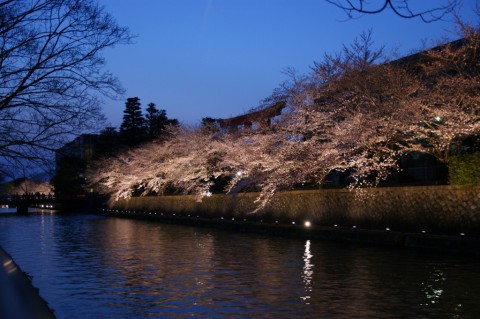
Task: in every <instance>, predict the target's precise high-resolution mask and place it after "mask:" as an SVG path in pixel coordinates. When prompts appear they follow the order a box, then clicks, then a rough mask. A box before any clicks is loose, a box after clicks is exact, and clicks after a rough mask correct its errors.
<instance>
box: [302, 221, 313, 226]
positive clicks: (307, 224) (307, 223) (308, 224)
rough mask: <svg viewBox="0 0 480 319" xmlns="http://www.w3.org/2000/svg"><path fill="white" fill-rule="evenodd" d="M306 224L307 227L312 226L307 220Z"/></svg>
mask: <svg viewBox="0 0 480 319" xmlns="http://www.w3.org/2000/svg"><path fill="white" fill-rule="evenodd" d="M304 225H305V227H310V226H312V223H311V222H309V221H308V220H307V221H306V222H305V224H304Z"/></svg>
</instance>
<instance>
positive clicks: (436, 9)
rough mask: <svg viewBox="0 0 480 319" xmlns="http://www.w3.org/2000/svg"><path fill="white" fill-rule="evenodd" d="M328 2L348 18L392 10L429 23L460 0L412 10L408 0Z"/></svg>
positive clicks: (450, 9)
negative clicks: (343, 12)
mask: <svg viewBox="0 0 480 319" xmlns="http://www.w3.org/2000/svg"><path fill="white" fill-rule="evenodd" d="M325 1H327V2H328V3H330V4H333V5H334V6H336V7H338V8H340V9H342V10H343V11H345V13H346V14H347V16H348V17H349V18H354V17H355V15H356V14H377V13H380V12H383V11H385V10H387V9H388V8H389V9H390V10H392V11H393V12H394V13H395V14H396V15H397V16H399V17H401V18H405V19H413V18H420V19H421V20H422V21H423V22H426V23H430V22H433V21H437V20H441V19H443V18H444V17H445V16H446V15H448V14H450V13H451V12H452V11H453V10H454V9H455V8H456V7H457V6H459V4H460V0H446V1H445V2H444V4H443V5H442V4H440V5H438V6H433V5H432V8H431V9H426V10H421V9H420V10H418V11H417V10H414V9H412V6H411V3H409V2H410V1H409V0H383V1H367V0H325Z"/></svg>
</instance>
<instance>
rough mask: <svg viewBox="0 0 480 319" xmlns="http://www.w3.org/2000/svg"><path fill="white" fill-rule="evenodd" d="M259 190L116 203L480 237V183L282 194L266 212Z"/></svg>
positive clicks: (170, 210) (149, 208)
mask: <svg viewBox="0 0 480 319" xmlns="http://www.w3.org/2000/svg"><path fill="white" fill-rule="evenodd" d="M257 196H258V193H242V194H237V195H221V194H214V195H212V196H211V197H205V198H203V199H202V201H198V200H197V197H196V196H193V195H176V196H156V197H135V198H131V199H128V200H120V201H117V202H114V203H113V204H111V207H110V208H111V209H116V210H122V211H129V210H135V211H155V212H168V213H175V214H177V216H187V215H192V216H193V215H195V216H199V217H201V218H216V217H219V216H221V217H225V218H236V219H246V218H248V219H249V220H254V221H259V220H262V221H279V222H280V223H291V222H296V223H302V222H303V221H305V220H309V221H310V222H311V223H312V224H315V225H318V226H333V225H338V226H340V227H347V228H349V227H353V226H356V227H358V228H362V229H375V230H381V229H386V228H390V229H392V230H398V231H409V232H421V231H426V232H429V233H437V234H457V235H458V234H460V233H468V234H469V235H474V236H480V187H478V186H470V187H459V186H421V187H389V188H374V189H367V190H345V189H327V190H305V191H289V192H282V193H279V194H278V195H277V196H276V197H275V199H274V200H273V201H272V204H271V205H270V206H269V207H268V208H266V209H265V211H263V212H262V213H257V214H250V212H252V211H253V210H254V209H255V203H254V201H255V199H256V198H257Z"/></svg>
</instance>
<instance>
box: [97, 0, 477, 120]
mask: <svg viewBox="0 0 480 319" xmlns="http://www.w3.org/2000/svg"><path fill="white" fill-rule="evenodd" d="M375 1H377V0H375ZM442 1H443V0H442ZM410 2H413V3H415V2H416V3H419V2H421V3H425V2H428V3H433V5H435V4H437V3H438V2H439V1H438V0H435V1H425V0H410ZM99 3H100V4H101V5H103V6H105V9H106V11H107V12H109V13H111V14H112V15H113V16H114V17H115V18H116V20H117V22H118V23H119V24H120V25H123V26H127V27H129V29H130V31H131V32H132V34H135V35H137V36H138V37H137V38H136V40H135V44H133V45H128V46H118V47H115V48H113V49H109V50H107V51H106V52H105V58H106V60H107V69H108V70H109V71H111V72H112V73H114V74H115V75H116V76H118V78H119V79H120V81H121V82H122V84H123V86H124V87H125V89H126V90H127V93H126V95H125V97H124V99H123V100H119V101H112V100H108V99H106V100H105V104H104V110H105V113H106V114H107V118H108V120H109V122H110V124H112V125H114V126H119V125H120V123H121V120H122V115H123V109H124V104H125V99H126V98H127V97H134V96H137V97H139V98H140V99H141V102H142V104H143V106H144V107H146V105H147V104H148V103H150V102H153V103H155V104H156V105H157V107H158V108H161V109H165V110H167V115H168V116H169V117H170V118H177V119H178V120H179V121H181V122H183V123H187V124H196V123H199V121H200V120H201V118H202V117H205V116H209V117H214V118H224V117H231V116H236V115H239V114H242V113H244V112H246V111H248V110H249V109H250V108H252V107H255V106H257V105H258V104H259V101H260V100H262V99H263V98H265V97H267V96H268V95H270V93H271V92H272V91H273V89H274V88H275V87H277V86H278V85H279V84H280V83H281V82H282V81H284V80H285V79H286V76H285V75H284V74H283V73H282V70H284V69H285V68H287V67H293V68H295V69H297V70H299V71H300V72H308V67H309V66H310V65H312V63H313V61H319V60H321V58H322V56H323V54H324V53H334V52H336V51H339V50H340V49H341V47H342V44H349V43H351V42H352V40H353V39H354V38H355V37H356V36H358V35H359V34H360V33H361V32H362V31H366V30H368V29H370V28H371V29H372V30H373V36H374V40H375V42H376V44H378V45H385V46H386V48H387V49H388V50H394V49H398V50H399V53H400V55H406V54H408V53H411V52H412V51H413V50H418V49H420V48H422V45H423V42H424V41H427V44H431V43H432V42H430V41H431V40H439V39H441V38H442V36H447V37H449V38H450V39H456V38H457V37H456V36H455V35H454V34H451V33H449V30H453V29H454V27H455V24H454V23H452V22H447V21H443V22H442V21H440V22H432V23H429V24H426V23H424V22H422V21H421V20H419V19H413V20H412V19H402V18H399V17H397V16H395V15H394V14H393V13H392V12H390V11H385V12H383V13H381V14H376V15H366V16H363V17H361V18H359V19H355V20H348V19H347V17H346V15H345V13H344V12H343V11H342V10H340V9H338V8H336V7H335V6H333V5H331V4H328V3H326V2H325V0H136V1H132V0H99ZM474 5H475V0H464V4H463V8H462V10H461V14H462V16H463V17H464V19H465V20H468V21H473V20H474V19H476V17H475V15H474V14H473V8H474Z"/></svg>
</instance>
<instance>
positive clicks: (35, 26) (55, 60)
mask: <svg viewBox="0 0 480 319" xmlns="http://www.w3.org/2000/svg"><path fill="white" fill-rule="evenodd" d="M130 41H131V36H130V35H129V33H128V30H127V29H125V28H122V27H119V26H118V25H117V24H116V22H115V21H114V20H113V18H112V17H111V16H110V15H109V14H108V13H105V12H104V11H103V9H102V8H101V7H99V6H98V4H97V3H96V2H95V1H94V0H35V1H24V0H3V1H1V0H0V159H1V160H2V167H3V169H5V170H10V169H8V168H6V167H7V166H8V167H15V166H16V165H25V162H26V161H25V160H27V161H28V162H29V163H32V162H33V163H36V164H38V165H43V163H44V162H43V160H44V159H45V157H46V155H48V152H49V151H53V150H55V149H56V148H58V147H59V146H60V145H62V144H64V142H65V140H69V139H71V137H72V136H73V135H78V134H80V133H82V132H85V131H88V130H93V129H97V128H98V125H99V124H100V123H101V120H102V114H101V112H100V104H99V101H98V96H101V95H109V96H116V95H117V94H118V93H121V92H122V89H121V86H120V85H119V83H118V81H117V80H116V79H115V78H114V77H113V76H112V75H111V74H110V73H108V72H104V71H102V67H103V66H104V65H105V61H104V59H103V58H102V56H101V55H100V53H101V51H102V50H103V49H105V48H108V47H112V46H115V45H117V44H122V43H129V42H130ZM99 93H100V94H99Z"/></svg>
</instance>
